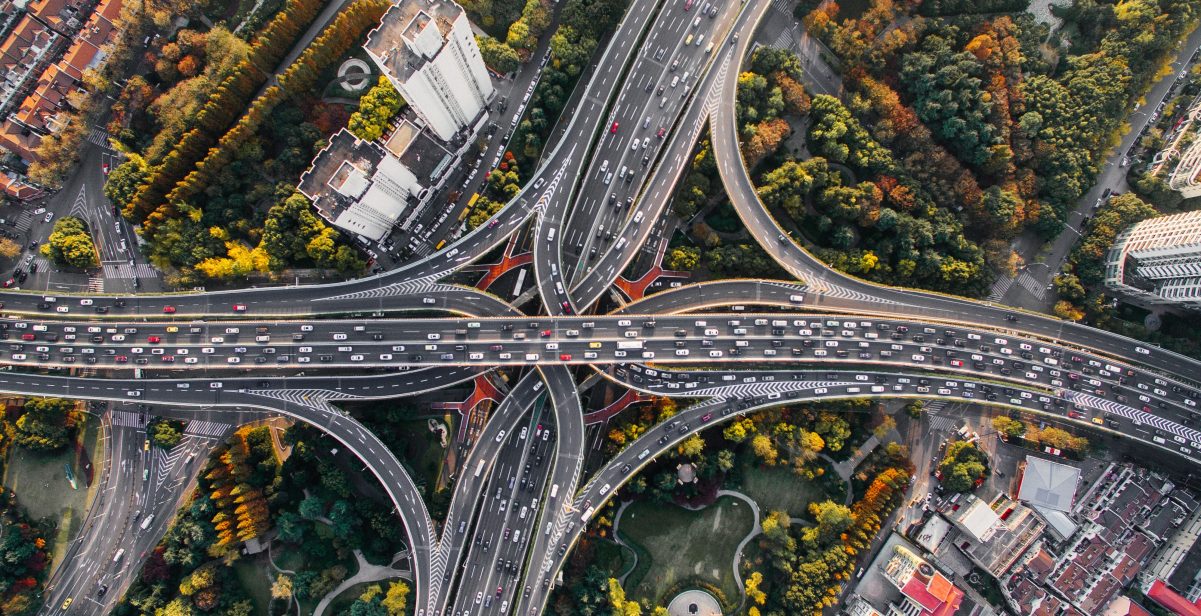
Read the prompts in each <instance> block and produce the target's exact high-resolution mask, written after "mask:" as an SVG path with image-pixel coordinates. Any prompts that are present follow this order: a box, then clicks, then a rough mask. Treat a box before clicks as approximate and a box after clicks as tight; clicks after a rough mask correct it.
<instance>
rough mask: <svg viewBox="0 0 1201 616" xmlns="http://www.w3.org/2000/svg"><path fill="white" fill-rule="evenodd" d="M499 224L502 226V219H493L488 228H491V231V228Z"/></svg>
mask: <svg viewBox="0 0 1201 616" xmlns="http://www.w3.org/2000/svg"><path fill="white" fill-rule="evenodd" d="M499 224H500V219H499V218H493V219H492V220H491V221H490V222H489V223H488V228H489V229H491V228H493V227H495V226H496V225H499Z"/></svg>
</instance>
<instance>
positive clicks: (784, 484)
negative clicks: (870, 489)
mask: <svg viewBox="0 0 1201 616" xmlns="http://www.w3.org/2000/svg"><path fill="white" fill-rule="evenodd" d="M739 474H740V475H741V477H742V485H741V486H740V487H739V488H738V489H739V490H740V491H741V492H742V493H743V494H746V495H747V496H749V497H751V499H752V500H754V501H755V502H756V503H757V504H758V505H759V510H760V511H762V512H763V513H764V515H766V514H767V512H769V511H783V512H786V513H787V514H788V515H789V516H790V517H792V518H808V517H809V504H810V503H819V502H821V501H824V500H826V499H834V500H836V501H838V502H842V499H843V497H844V496H845V493H846V492H845V490H844V491H842V493H840V494H831V492H830V490H828V485H827V484H828V483H830V481H829V480H826V479H824V478H822V479H806V478H804V477H798V476H797V475H796V474H795V473H793V472H792V469H791V468H789V467H787V466H756V465H755V463H754V462H753V461H752V460H751V459H750V458H749V457H745V459H744V460H743V461H742V468H741V470H740V473H739ZM826 474H827V475H829V476H830V477H831V480H837V479H838V477H837V475H835V474H833V471H832V470H828V471H827V472H826Z"/></svg>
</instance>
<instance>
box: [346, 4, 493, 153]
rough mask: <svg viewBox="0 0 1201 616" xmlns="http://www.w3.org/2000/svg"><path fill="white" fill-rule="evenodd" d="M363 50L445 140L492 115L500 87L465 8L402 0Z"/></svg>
mask: <svg viewBox="0 0 1201 616" xmlns="http://www.w3.org/2000/svg"><path fill="white" fill-rule="evenodd" d="M363 48H364V49H366V51H367V53H368V55H370V56H371V59H372V60H373V61H374V62H375V64H376V65H378V66H379V68H380V71H381V72H382V73H383V74H384V75H387V76H388V79H389V80H390V81H391V82H392V84H393V85H395V86H396V89H397V90H398V91H399V92H400V95H401V96H402V97H404V99H405V101H407V102H408V103H409V105H411V106H412V107H413V109H414V111H416V113H417V114H418V115H419V116H420V117H421V119H422V121H423V122H424V123H425V125H426V126H428V127H429V129H430V130H431V131H432V132H433V133H434V134H435V135H437V136H438V138H439V139H441V140H443V141H447V142H450V141H454V140H455V139H454V138H455V136H456V135H458V134H459V133H460V132H461V131H465V130H466V131H467V132H474V130H476V129H477V128H478V127H479V126H480V125H481V124H482V121H483V120H484V119H485V118H486V115H487V109H486V107H487V104H488V101H489V100H491V99H492V97H493V95H494V93H495V90H494V89H493V87H492V81H491V78H490V77H489V75H488V69H487V67H486V66H485V65H484V60H483V58H482V57H481V56H480V50H479V47H478V46H477V45H476V43H475V35H474V34H473V33H472V31H471V24H469V23H468V21H467V13H466V12H465V11H464V10H463V7H461V6H459V5H457V4H455V3H454V2H451V1H450V0H400V2H399V3H397V4H395V5H393V6H392V8H390V9H389V10H388V12H387V13H385V14H384V16H383V18H382V19H381V20H380V24H379V26H377V27H376V28H375V29H374V30H372V31H371V32H370V33H369V34H368V36H367V44H366V45H364V46H363Z"/></svg>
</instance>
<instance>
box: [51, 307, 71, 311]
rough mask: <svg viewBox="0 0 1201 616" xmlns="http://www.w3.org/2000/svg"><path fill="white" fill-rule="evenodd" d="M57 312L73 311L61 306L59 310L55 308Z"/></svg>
mask: <svg viewBox="0 0 1201 616" xmlns="http://www.w3.org/2000/svg"><path fill="white" fill-rule="evenodd" d="M55 310H57V311H59V312H71V309H70V308H67V307H66V306H59V307H58V308H55Z"/></svg>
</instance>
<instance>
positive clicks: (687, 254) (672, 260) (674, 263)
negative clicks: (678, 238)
mask: <svg viewBox="0 0 1201 616" xmlns="http://www.w3.org/2000/svg"><path fill="white" fill-rule="evenodd" d="M664 261H665V262H664V265H665V266H666V267H667V269H671V270H676V271H681V272H691V271H695V270H696V268H697V266H698V265H700V263H701V251H700V250H699V249H697V248H693V247H691V246H678V247H676V248H672V249H671V252H669V253H667V259H665V260H664Z"/></svg>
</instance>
